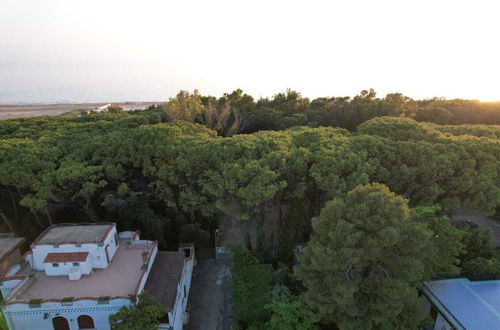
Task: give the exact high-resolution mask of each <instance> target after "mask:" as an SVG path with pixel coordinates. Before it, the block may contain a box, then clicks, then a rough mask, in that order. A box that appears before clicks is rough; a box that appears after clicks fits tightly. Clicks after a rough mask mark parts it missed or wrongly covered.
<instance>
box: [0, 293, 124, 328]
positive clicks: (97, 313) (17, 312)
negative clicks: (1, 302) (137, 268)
mask: <svg viewBox="0 0 500 330" xmlns="http://www.w3.org/2000/svg"><path fill="white" fill-rule="evenodd" d="M130 305H131V302H130V300H129V299H113V300H111V301H110V303H109V304H102V305H99V304H98V303H97V301H95V300H83V301H75V302H73V306H62V305H61V303H56V302H50V303H43V304H42V306H41V307H37V308H30V307H29V306H28V305H27V304H15V305H7V306H6V307H5V309H4V314H5V316H6V318H7V321H8V323H9V324H10V325H11V329H12V330H26V329H30V330H53V329H54V328H53V326H52V319H53V318H54V317H56V316H63V317H65V318H66V319H67V320H68V323H69V326H70V329H71V330H78V320H77V318H78V316H80V315H88V316H90V317H92V319H93V320H94V325H95V327H96V328H97V329H99V330H108V329H109V323H108V317H109V315H111V314H115V313H116V312H118V310H119V309H120V308H121V307H122V306H130ZM46 313H47V318H44V317H45V314H46Z"/></svg>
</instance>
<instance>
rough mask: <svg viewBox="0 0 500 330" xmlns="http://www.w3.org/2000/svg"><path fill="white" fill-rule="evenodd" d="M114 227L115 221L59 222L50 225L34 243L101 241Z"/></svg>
mask: <svg viewBox="0 0 500 330" xmlns="http://www.w3.org/2000/svg"><path fill="white" fill-rule="evenodd" d="M113 227H114V224H113V223H95V224H78V225H73V224H58V225H54V226H52V227H49V228H48V229H47V230H46V231H45V232H43V233H42V234H41V235H40V236H39V238H38V239H37V240H36V241H35V242H34V243H33V244H35V245H39V244H65V243H71V244H83V243H100V242H103V241H104V239H105V238H106V235H107V234H108V232H109V231H110V230H111V229H112V228H113Z"/></svg>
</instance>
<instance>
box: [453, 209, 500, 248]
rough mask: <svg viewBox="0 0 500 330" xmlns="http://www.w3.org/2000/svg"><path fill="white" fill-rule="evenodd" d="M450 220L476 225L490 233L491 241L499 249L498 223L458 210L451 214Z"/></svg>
mask: <svg viewBox="0 0 500 330" xmlns="http://www.w3.org/2000/svg"><path fill="white" fill-rule="evenodd" d="M451 219H452V220H453V221H455V222H458V221H466V222H471V223H474V224H475V225H477V226H478V227H480V228H484V229H488V230H489V231H491V241H492V243H493V245H495V246H496V247H500V223H498V222H497V221H495V220H493V219H490V218H487V217H485V216H483V215H481V214H477V213H475V212H472V211H469V210H465V209H458V210H455V211H454V212H453V213H452V214H451Z"/></svg>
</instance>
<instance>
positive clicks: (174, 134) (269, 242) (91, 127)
mask: <svg viewBox="0 0 500 330" xmlns="http://www.w3.org/2000/svg"><path fill="white" fill-rule="evenodd" d="M459 208H463V209H468V210H472V211H476V212H478V213H480V214H483V215H486V216H489V217H491V218H493V219H497V220H498V219H499V218H500V103H483V102H479V101H469V100H445V99H438V98H436V99H429V100H413V99H411V98H408V97H406V96H404V95H402V94H388V95H387V96H385V97H383V98H378V97H377V96H376V94H375V92H374V91H373V90H369V91H362V92H361V93H360V94H359V95H357V96H355V97H353V98H349V97H324V98H317V99H314V100H312V101H311V100H309V99H308V98H304V97H302V96H301V95H300V94H299V93H297V92H294V91H287V92H286V93H280V94H277V95H275V96H274V97H272V98H263V99H259V100H254V98H253V97H251V96H250V95H247V94H245V93H244V92H243V91H241V90H236V91H234V92H232V93H230V94H224V95H223V96H222V97H220V98H215V97H212V96H202V95H200V94H199V93H198V92H194V93H188V92H180V93H179V94H178V95H177V96H176V97H174V98H172V99H170V100H169V101H168V102H165V103H164V104H161V105H158V106H152V107H150V108H149V109H147V110H145V111H138V112H123V111H122V110H121V109H120V108H119V107H113V108H111V109H110V111H109V112H108V113H104V114H95V113H90V114H87V113H85V112H81V113H72V114H68V115H64V116H59V117H41V118H31V119H16V120H7V121H2V122H0V217H1V218H2V222H1V224H0V229H2V231H12V232H15V233H16V234H18V235H20V236H26V237H28V238H29V239H32V238H34V237H36V235H38V234H39V233H40V232H41V231H42V230H43V229H45V228H46V227H47V226H49V225H50V224H52V223H60V222H98V221H112V222H116V223H117V224H118V227H119V229H120V230H135V229H139V230H140V231H141V232H142V235H143V237H145V238H148V239H155V240H158V242H159V244H160V246H161V247H162V248H164V249H174V248H176V247H177V245H178V243H179V242H183V241H194V242H195V244H196V246H197V248H199V249H200V250H202V249H205V248H206V249H209V248H211V247H213V244H214V236H213V233H214V230H215V229H217V228H220V227H221V225H222V222H223V219H227V218H228V217H233V218H235V219H237V221H239V222H241V223H242V226H241V228H256V229H255V230H253V231H245V232H243V233H241V235H242V237H244V239H243V242H241V243H242V244H241V245H240V246H236V245H235V246H234V247H233V251H234V260H233V265H234V267H233V268H234V274H233V280H232V286H233V295H234V296H233V312H234V318H235V320H234V321H235V326H236V328H240V329H264V328H269V329H315V328H317V327H324V328H325V329H331V328H332V327H338V328H339V329H398V328H401V325H404V328H405V329H410V328H415V327H416V326H417V325H422V324H425V322H426V319H425V317H424V315H421V314H422V313H421V312H420V310H421V308H419V304H421V303H422V301H421V297H420V296H419V291H418V284H419V283H420V282H421V281H424V280H429V279H436V278H449V277H455V276H465V277H468V278H470V279H493V278H498V277H500V256H499V253H498V252H499V251H498V250H497V249H495V248H494V247H493V245H492V243H491V237H490V236H491V235H490V232H488V231H486V230H483V229H481V228H475V227H474V226H471V225H468V224H467V223H452V221H451V220H450V218H449V215H450V214H451V212H453V211H454V210H456V209H459ZM235 209H237V210H238V212H237V214H234V213H235V212H234V210H235ZM252 224H253V226H252ZM242 230H246V229H242ZM226 239H227V240H228V241H229V240H230V238H228V237H226ZM296 245H304V246H305V250H304V254H303V256H302V257H301V258H300V260H299V262H300V265H298V266H295V267H293V264H294V253H293V252H294V247H295V246H296Z"/></svg>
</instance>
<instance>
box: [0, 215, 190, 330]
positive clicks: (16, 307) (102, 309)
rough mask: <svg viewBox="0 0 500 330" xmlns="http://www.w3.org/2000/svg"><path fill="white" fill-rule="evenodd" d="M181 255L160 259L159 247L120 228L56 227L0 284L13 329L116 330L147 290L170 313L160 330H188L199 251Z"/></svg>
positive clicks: (164, 254)
mask: <svg viewBox="0 0 500 330" xmlns="http://www.w3.org/2000/svg"><path fill="white" fill-rule="evenodd" d="M179 251H180V252H158V247H157V244H156V242H153V241H147V240H140V239H139V234H138V233H137V232H122V233H119V234H118V233H117V230H116V225H115V224H114V223H95V224H76V225H72V224H59V225H54V226H51V227H49V228H48V229H47V230H45V231H44V232H43V233H42V234H41V235H40V236H39V237H38V238H37V239H36V240H35V241H34V242H33V243H32V245H31V251H29V252H28V253H26V254H25V255H24V259H25V260H26V263H25V264H24V265H23V267H21V268H20V269H19V270H18V271H17V272H16V273H15V274H12V273H11V272H10V273H9V274H11V275H10V276H7V277H5V278H4V279H3V281H2V282H1V284H0V290H1V292H2V294H3V296H4V297H5V306H3V307H2V309H3V312H4V315H5V317H6V319H7V323H8V324H9V326H10V328H11V329H13V330H24V329H26V330H27V329H33V330H37V329H40V330H42V329H56V330H69V329H70V330H73V329H74V330H76V329H99V330H101V329H109V324H108V316H109V315H110V314H114V313H116V312H117V311H118V310H119V309H120V308H121V307H122V306H130V305H132V304H133V302H132V301H134V299H135V297H136V296H138V295H139V294H140V293H141V292H142V291H143V290H144V288H145V287H146V288H147V291H148V293H150V294H152V295H155V296H157V297H158V298H159V301H160V302H161V304H162V305H163V306H164V307H165V317H163V319H162V322H163V323H162V325H161V327H160V328H164V329H174V330H181V329H182V324H183V322H184V314H185V309H186V301H187V295H188V294H189V288H190V283H191V275H192V271H193V266H194V248H193V246H192V245H189V246H184V247H181V248H180V249H179ZM18 268H19V267H18Z"/></svg>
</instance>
